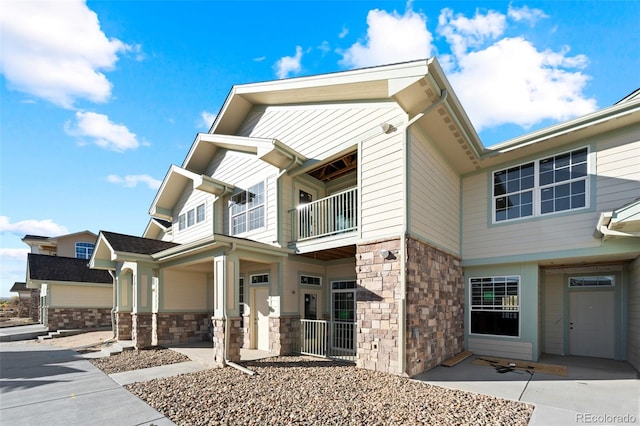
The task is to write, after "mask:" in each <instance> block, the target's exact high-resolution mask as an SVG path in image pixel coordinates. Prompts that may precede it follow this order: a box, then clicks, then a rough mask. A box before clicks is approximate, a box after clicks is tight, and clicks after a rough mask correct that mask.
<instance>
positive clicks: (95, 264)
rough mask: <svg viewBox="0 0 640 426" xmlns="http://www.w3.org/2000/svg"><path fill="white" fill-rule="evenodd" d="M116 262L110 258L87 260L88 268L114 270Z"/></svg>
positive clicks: (116, 265)
mask: <svg viewBox="0 0 640 426" xmlns="http://www.w3.org/2000/svg"><path fill="white" fill-rule="evenodd" d="M117 267H118V264H117V263H116V262H114V261H112V260H105V259H95V260H92V261H91V262H89V268H90V269H102V270H105V271H115V270H116V268H117Z"/></svg>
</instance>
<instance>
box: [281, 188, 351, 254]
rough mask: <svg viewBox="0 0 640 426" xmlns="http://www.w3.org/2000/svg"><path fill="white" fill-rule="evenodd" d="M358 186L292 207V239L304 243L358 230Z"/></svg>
mask: <svg viewBox="0 0 640 426" xmlns="http://www.w3.org/2000/svg"><path fill="white" fill-rule="evenodd" d="M357 199H358V190H357V188H353V189H348V190H346V191H342V192H339V193H337V194H333V195H331V196H329V197H326V198H322V199H320V200H317V201H313V202H310V203H307V204H301V205H299V206H298V208H296V209H294V210H292V211H291V212H292V215H293V218H292V223H293V241H296V242H304V241H310V240H314V239H319V238H324V237H330V236H334V235H340V234H345V233H349V232H352V231H356V230H357V229H358V209H357V205H358V204H357Z"/></svg>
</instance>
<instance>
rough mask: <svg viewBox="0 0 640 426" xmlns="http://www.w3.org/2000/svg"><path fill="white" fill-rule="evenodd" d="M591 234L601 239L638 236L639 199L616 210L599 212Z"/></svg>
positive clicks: (639, 222)
mask: <svg viewBox="0 0 640 426" xmlns="http://www.w3.org/2000/svg"><path fill="white" fill-rule="evenodd" d="M593 236H594V237H595V238H600V239H602V241H605V240H606V239H608V238H614V237H622V238H629V237H640V199H638V200H635V201H634V202H631V203H629V204H626V205H624V206H622V207H620V208H618V209H616V210H613V211H610V212H603V213H600V216H599V217H598V223H597V224H596V229H595V232H594V234H593Z"/></svg>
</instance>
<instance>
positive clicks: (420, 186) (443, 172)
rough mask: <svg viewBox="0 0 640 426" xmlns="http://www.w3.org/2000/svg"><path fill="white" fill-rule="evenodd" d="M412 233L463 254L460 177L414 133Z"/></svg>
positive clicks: (412, 143)
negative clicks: (461, 248) (461, 249)
mask: <svg viewBox="0 0 640 426" xmlns="http://www.w3.org/2000/svg"><path fill="white" fill-rule="evenodd" d="M410 147H411V148H410V159H409V164H410V166H411V170H410V172H409V200H410V205H409V231H410V232H412V233H415V234H416V235H418V236H420V237H422V238H425V239H426V240H428V241H430V242H433V243H435V244H436V245H438V246H440V247H442V248H444V249H446V250H448V251H449V252H452V253H454V254H459V253H460V177H459V176H458V175H457V173H456V172H455V171H454V170H453V169H452V168H451V167H450V166H449V164H447V162H446V161H445V160H444V158H443V157H442V155H440V153H439V152H438V151H436V150H435V149H434V147H433V145H432V144H431V143H430V142H429V141H428V140H427V138H426V137H425V136H424V135H423V134H421V133H420V132H419V131H418V130H416V129H415V128H414V129H412V134H411V143H410Z"/></svg>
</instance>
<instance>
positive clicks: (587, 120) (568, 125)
mask: <svg viewBox="0 0 640 426" xmlns="http://www.w3.org/2000/svg"><path fill="white" fill-rule="evenodd" d="M636 112H640V99H638V100H634V101H629V102H623V103H621V104H615V105H613V106H610V107H608V108H603V109H601V110H598V111H595V112H593V113H591V114H587V115H584V116H582V117H578V118H576V119H573V120H570V121H565V122H563V123H559V124H556V125H553V126H550V127H546V128H544V129H541V130H538V131H535V132H532V133H529V134H526V135H523V136H520V137H517V138H514V139H511V140H508V141H506V142H502V143H499V144H497V145H493V146H492V147H491V149H485V153H484V154H483V155H484V156H492V155H497V154H501V153H505V152H509V151H513V150H515V149H518V148H522V147H525V146H528V145H531V144H534V143H538V142H543V141H545V140H548V139H553V138H556V137H558V136H562V135H565V134H567V133H571V132H575V131H577V130H581V129H584V128H586V127H591V126H596V125H598V124H601V123H604V122H607V121H610V120H614V119H618V118H621V117H624V116H626V115H629V114H633V113H636Z"/></svg>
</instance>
